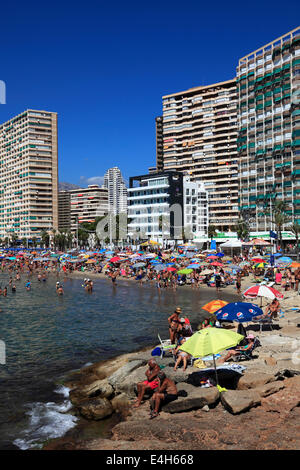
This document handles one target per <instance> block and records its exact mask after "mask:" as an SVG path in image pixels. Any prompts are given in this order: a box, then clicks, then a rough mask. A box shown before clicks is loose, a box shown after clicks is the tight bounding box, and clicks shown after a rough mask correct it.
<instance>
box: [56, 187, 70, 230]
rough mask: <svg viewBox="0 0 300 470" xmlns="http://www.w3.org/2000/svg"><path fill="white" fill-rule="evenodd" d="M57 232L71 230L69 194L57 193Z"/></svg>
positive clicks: (65, 192)
mask: <svg viewBox="0 0 300 470" xmlns="http://www.w3.org/2000/svg"><path fill="white" fill-rule="evenodd" d="M58 230H60V231H62V230H71V193H70V191H59V192H58Z"/></svg>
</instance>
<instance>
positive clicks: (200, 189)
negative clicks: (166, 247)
mask: <svg viewBox="0 0 300 470" xmlns="http://www.w3.org/2000/svg"><path fill="white" fill-rule="evenodd" d="M128 218H129V224H128V235H129V237H130V238H131V239H132V240H141V241H143V240H154V241H157V242H159V243H161V244H163V243H164V240H177V241H178V242H182V241H184V240H188V241H193V240H194V239H196V238H199V237H202V238H203V237H205V236H206V234H207V227H208V194H207V191H205V189H204V185H203V184H202V183H199V182H191V181H190V178H189V177H188V176H184V175H183V174H182V173H181V172H176V171H172V170H171V171H164V172H158V173H150V174H148V175H142V176H135V177H131V178H130V179H129V189H128ZM205 239H206V238H205ZM202 241H203V240H202Z"/></svg>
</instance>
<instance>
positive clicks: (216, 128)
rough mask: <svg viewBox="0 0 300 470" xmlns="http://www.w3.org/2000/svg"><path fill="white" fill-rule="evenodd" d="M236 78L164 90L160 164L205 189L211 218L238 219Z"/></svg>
mask: <svg viewBox="0 0 300 470" xmlns="http://www.w3.org/2000/svg"><path fill="white" fill-rule="evenodd" d="M236 106H237V96H236V83H235V79H233V80H228V81H226V82H220V83H215V84H213V85H208V86H200V87H197V88H191V89H189V90H186V91H182V92H179V93H174V94H170V95H166V96H163V168H164V171H167V170H170V169H174V170H176V171H181V172H183V173H184V174H186V175H189V176H190V178H191V181H197V182H198V181H200V182H202V183H203V184H204V186H205V189H206V190H207V191H208V193H209V224H211V225H214V226H215V227H216V228H217V229H219V230H222V231H227V230H230V229H232V228H233V226H234V225H235V224H236V222H237V220H238V158H237V145H236V139H237V122H236V120H237V108H236Z"/></svg>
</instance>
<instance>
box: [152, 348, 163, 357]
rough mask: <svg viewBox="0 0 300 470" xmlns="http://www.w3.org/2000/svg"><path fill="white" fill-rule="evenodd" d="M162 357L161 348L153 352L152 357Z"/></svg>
mask: <svg viewBox="0 0 300 470" xmlns="http://www.w3.org/2000/svg"><path fill="white" fill-rule="evenodd" d="M160 355H161V348H160V347H157V348H154V349H153V351H152V352H151V356H160Z"/></svg>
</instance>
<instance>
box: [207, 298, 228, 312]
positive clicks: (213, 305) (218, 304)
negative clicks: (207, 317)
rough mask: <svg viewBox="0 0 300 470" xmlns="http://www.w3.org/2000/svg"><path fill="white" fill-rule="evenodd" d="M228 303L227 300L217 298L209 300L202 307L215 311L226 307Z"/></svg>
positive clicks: (208, 310)
mask: <svg viewBox="0 0 300 470" xmlns="http://www.w3.org/2000/svg"><path fill="white" fill-rule="evenodd" d="M227 304H228V302H225V300H220V299H216V300H212V301H211V302H208V304H205V305H203V307H202V308H203V310H206V311H207V312H209V313H215V312H216V311H217V310H219V309H220V308H222V307H224V306H225V305H227Z"/></svg>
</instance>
